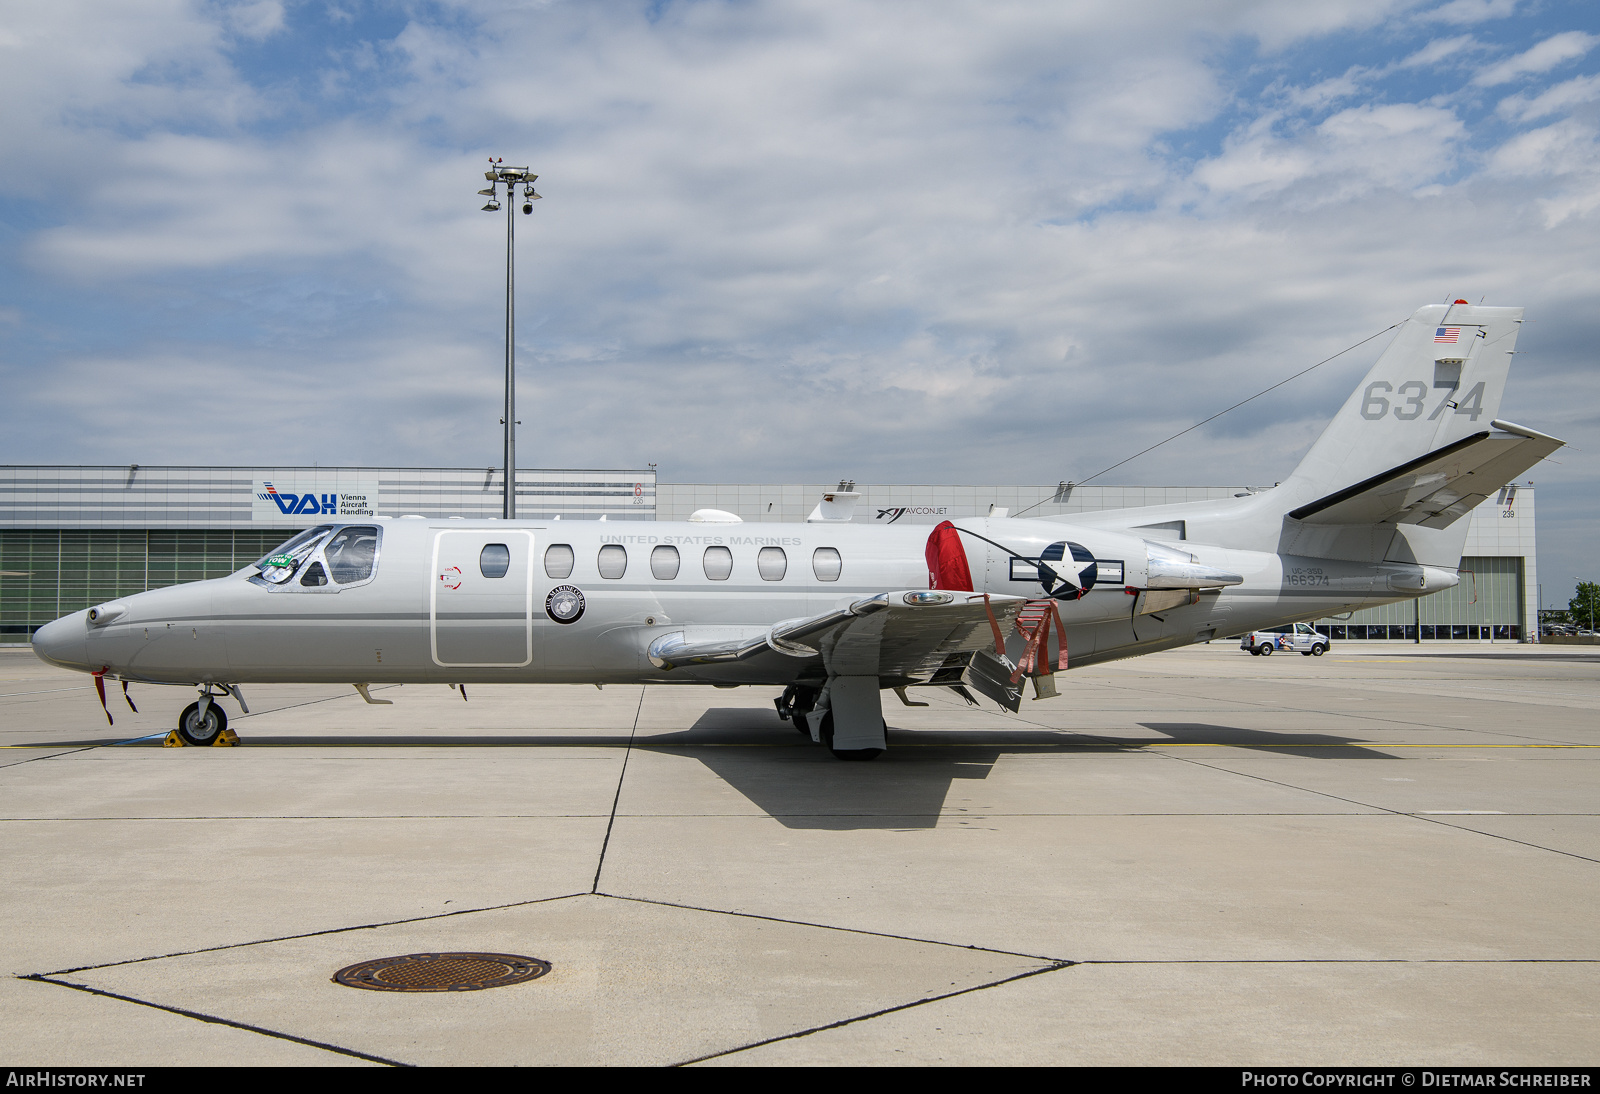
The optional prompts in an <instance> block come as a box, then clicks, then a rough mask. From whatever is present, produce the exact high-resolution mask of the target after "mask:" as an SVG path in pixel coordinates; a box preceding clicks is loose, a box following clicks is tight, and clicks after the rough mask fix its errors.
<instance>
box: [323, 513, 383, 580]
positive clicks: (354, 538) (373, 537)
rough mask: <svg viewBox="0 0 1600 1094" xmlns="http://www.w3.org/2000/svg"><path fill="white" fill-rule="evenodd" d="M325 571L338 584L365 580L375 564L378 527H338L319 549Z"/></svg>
mask: <svg viewBox="0 0 1600 1094" xmlns="http://www.w3.org/2000/svg"><path fill="white" fill-rule="evenodd" d="M322 554H323V557H324V558H326V559H327V560H328V572H329V573H330V574H331V575H332V576H333V580H334V581H336V582H338V583H339V584H340V585H349V584H351V583H353V582H356V581H365V580H367V578H369V577H371V576H372V571H373V569H374V567H376V566H377V564H378V529H377V527H376V526H374V525H370V524H352V525H350V526H349V527H346V528H340V529H339V530H338V531H336V532H334V533H333V536H332V538H330V539H329V540H328V545H327V546H326V547H324V548H323V549H322Z"/></svg>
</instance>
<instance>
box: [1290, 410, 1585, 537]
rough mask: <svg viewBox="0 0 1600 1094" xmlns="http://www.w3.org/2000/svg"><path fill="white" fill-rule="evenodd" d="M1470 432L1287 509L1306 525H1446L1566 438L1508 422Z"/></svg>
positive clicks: (1476, 505)
mask: <svg viewBox="0 0 1600 1094" xmlns="http://www.w3.org/2000/svg"><path fill="white" fill-rule="evenodd" d="M1490 424H1491V425H1492V426H1493V427H1494V428H1493V429H1492V430H1485V431H1483V432H1480V433H1474V434H1472V435H1470V436H1468V437H1463V438H1462V439H1461V440H1459V441H1456V442H1454V443H1453V444H1448V445H1445V446H1444V447H1443V448H1440V449H1438V450H1437V451H1434V452H1429V453H1427V454H1425V455H1422V456H1418V457H1417V458H1416V459H1414V460H1408V461H1407V462H1405V463H1403V464H1401V465H1400V466H1398V467H1393V468H1390V469H1389V470H1388V471H1384V472H1382V473H1380V474H1377V475H1374V476H1372V477H1371V478H1369V479H1366V480H1364V481H1362V482H1358V483H1356V484H1355V485H1354V486H1351V487H1347V488H1346V489H1344V490H1340V491H1338V492H1337V493H1333V494H1329V495H1328V496H1327V497H1324V498H1319V499H1318V500H1316V501H1314V502H1311V503H1310V504H1308V505H1302V506H1301V507H1300V508H1298V509H1295V510H1293V511H1291V512H1290V513H1289V516H1291V517H1293V518H1294V519H1295V520H1298V521H1303V522H1305V523H1307V524H1381V523H1394V524H1419V525H1422V526H1423V527H1425V528H1448V527H1449V526H1450V525H1452V524H1454V523H1455V522H1456V521H1458V520H1460V519H1461V518H1462V517H1464V516H1466V515H1467V514H1468V513H1470V512H1471V511H1472V510H1473V509H1475V508H1477V507H1478V506H1479V505H1481V504H1482V503H1483V502H1484V501H1485V499H1487V498H1488V497H1489V495H1491V494H1493V493H1494V492H1495V491H1497V490H1499V489H1500V488H1501V487H1502V486H1504V485H1506V484H1507V483H1509V482H1511V481H1512V480H1513V479H1515V478H1516V477H1517V476H1518V475H1521V474H1522V473H1523V472H1524V471H1527V470H1528V469H1529V468H1530V467H1532V466H1534V465H1535V464H1537V463H1538V462H1539V461H1540V460H1542V459H1544V458H1545V457H1546V456H1548V455H1550V453H1552V452H1554V451H1555V450H1556V449H1558V448H1560V447H1561V446H1562V445H1563V444H1565V443H1566V442H1565V441H1559V440H1557V439H1556V438H1554V437H1550V436H1546V435H1545V434H1543V433H1538V432H1535V431H1534V430H1531V429H1527V428H1525V427H1523V426H1520V425H1513V424H1512V423H1510V422H1502V421H1495V422H1492V423H1490Z"/></svg>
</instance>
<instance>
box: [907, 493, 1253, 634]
mask: <svg viewBox="0 0 1600 1094" xmlns="http://www.w3.org/2000/svg"><path fill="white" fill-rule="evenodd" d="M928 574H929V584H930V585H931V586H932V587H934V588H943V589H962V588H965V589H971V590H973V591H975V592H987V593H1004V594H1007V595H1009V596H1025V597H1028V598H1030V599H1034V600H1039V599H1043V598H1045V597H1050V598H1052V599H1054V600H1055V601H1057V603H1058V604H1059V606H1060V610H1061V615H1062V619H1063V620H1064V621H1065V622H1068V623H1072V622H1091V621H1094V620H1099V619H1112V618H1117V617H1119V616H1126V615H1127V614H1129V612H1130V611H1131V607H1130V603H1129V600H1128V597H1129V595H1136V594H1138V593H1139V592H1142V591H1144V590H1147V589H1217V588H1222V587H1224V586H1227V585H1238V584H1240V583H1242V582H1243V580H1244V579H1243V578H1242V577H1240V576H1239V575H1238V574H1231V573H1225V572H1223V571H1221V570H1218V569H1216V568H1214V567H1211V566H1205V565H1202V564H1200V563H1198V562H1196V561H1195V560H1194V557H1193V556H1192V555H1190V554H1189V553H1188V552H1186V551H1182V550H1180V549H1178V548H1175V547H1169V546H1167V545H1165V544H1160V543H1152V542H1150V541H1148V540H1145V539H1141V538H1139V537H1136V536H1130V535H1125V534H1123V533H1120V532H1108V531H1105V530H1104V529H1100V528H1087V527H1081V526H1074V525H1070V524H1062V523H1059V522H1057V521H1044V520H1016V519H1012V518H982V517H964V518H962V519H961V520H958V521H946V522H945V523H944V524H941V525H939V526H938V527H937V528H935V529H934V531H933V535H931V536H930V537H929V538H928ZM964 579H965V580H964Z"/></svg>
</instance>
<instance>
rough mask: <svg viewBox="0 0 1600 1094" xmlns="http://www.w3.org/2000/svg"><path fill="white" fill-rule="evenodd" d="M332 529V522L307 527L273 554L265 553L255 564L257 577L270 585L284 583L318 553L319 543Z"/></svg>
mask: <svg viewBox="0 0 1600 1094" xmlns="http://www.w3.org/2000/svg"><path fill="white" fill-rule="evenodd" d="M332 530H333V525H331V524H319V525H317V526H316V527H315V528H307V529H306V530H305V531H304V532H301V533H300V534H299V535H297V536H295V537H294V538H293V539H291V540H290V541H289V542H288V543H285V544H283V546H281V547H279V548H278V549H277V550H275V551H273V552H272V553H271V554H269V555H263V556H262V557H261V558H260V559H258V560H257V561H256V564H255V565H256V571H257V573H256V575H255V576H256V579H258V580H260V581H263V582H265V583H266V584H269V585H282V584H283V583H284V582H285V581H288V580H289V579H290V578H291V577H293V576H294V575H295V573H296V572H297V571H298V570H299V569H300V567H301V566H304V565H305V562H306V559H308V558H310V557H311V556H312V555H313V554H315V553H316V550H317V545H318V544H320V543H321V542H322V538H323V537H324V536H326V535H327V534H328V533H329V532H330V531H332Z"/></svg>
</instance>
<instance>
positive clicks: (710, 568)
mask: <svg viewBox="0 0 1600 1094" xmlns="http://www.w3.org/2000/svg"><path fill="white" fill-rule="evenodd" d="M700 562H701V565H702V566H704V567H705V571H706V577H708V578H710V579H711V580H712V581H726V580H728V578H729V576H730V575H731V574H732V573H733V552H732V551H730V550H728V549H727V548H726V547H707V548H706V553H705V555H704V556H703V557H702V558H701V560H700Z"/></svg>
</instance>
